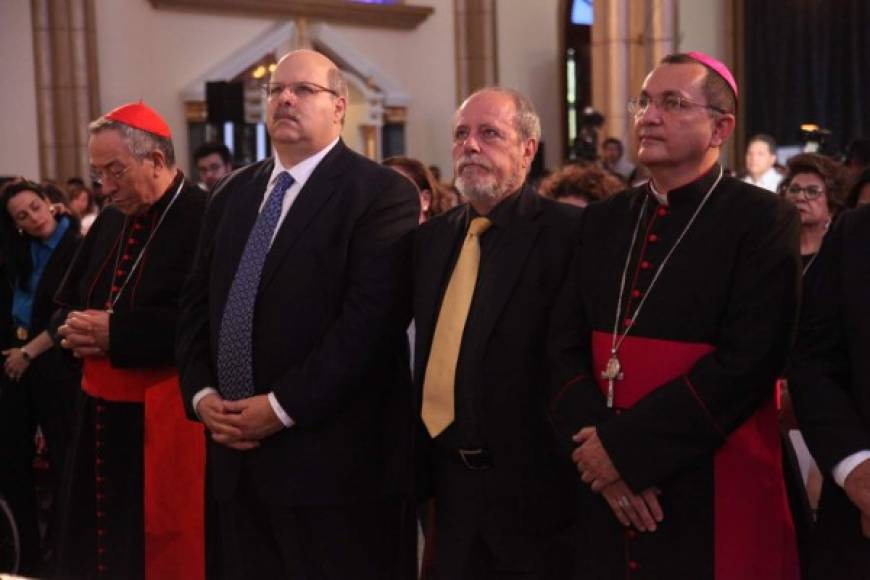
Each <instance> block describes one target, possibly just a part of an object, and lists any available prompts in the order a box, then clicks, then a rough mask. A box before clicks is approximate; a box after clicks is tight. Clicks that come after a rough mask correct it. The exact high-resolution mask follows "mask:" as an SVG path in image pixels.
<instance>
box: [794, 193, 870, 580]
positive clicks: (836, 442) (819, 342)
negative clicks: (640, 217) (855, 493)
mask: <svg viewBox="0 0 870 580" xmlns="http://www.w3.org/2000/svg"><path fill="white" fill-rule="evenodd" d="M805 289H806V294H805V297H804V305H803V309H802V313H801V321H800V326H799V332H798V340H797V343H796V345H795V349H794V352H793V353H792V356H791V360H790V363H789V370H788V374H787V376H788V379H789V390H790V392H791V394H792V400H793V401H794V409H795V414H796V415H797V418H798V423H799V424H800V428H801V431H802V433H803V434H804V437H806V440H807V444H808V446H809V448H810V451H811V452H812V454H813V457H814V458H815V459H816V461H817V462H818V464H819V466H820V468H821V469H822V473H824V474H825V475H826V477H825V482H824V485H823V486H822V496H821V499H820V502H819V517H818V522H817V524H816V529H815V533H814V535H813V538H812V542H811V557H810V571H809V575H808V577H809V578H811V579H826V578H837V579H838V580H851V579H854V580H858V579H866V578H870V539H867V538H865V537H864V536H863V534H862V533H861V522H860V512H859V511H858V509H857V507H855V505H854V504H853V503H852V502H851V501H850V500H849V498H848V496H847V495H846V493H845V492H844V491H843V489H842V488H840V486H839V485H837V484H836V482H834V480H833V478H832V477H831V472H832V470H833V469H834V467H835V466H836V465H837V464H838V463H840V461H842V460H843V459H845V458H846V457H848V456H850V455H851V454H853V453H856V452H859V451H863V450H867V449H870V207H862V208H859V209H857V210H855V211H851V212H848V213H846V214H845V215H843V216H842V217H841V218H840V219H839V220H838V221H837V224H836V225H835V226H834V228H833V230H832V231H831V232H830V233H829V234H828V235H827V236H825V242H824V244H823V245H822V249H821V251H820V253H819V255H818V259H817V260H816V262H815V264H814V265H813V267H812V268H810V269H809V270H808V272H807V276H806V278H805Z"/></svg>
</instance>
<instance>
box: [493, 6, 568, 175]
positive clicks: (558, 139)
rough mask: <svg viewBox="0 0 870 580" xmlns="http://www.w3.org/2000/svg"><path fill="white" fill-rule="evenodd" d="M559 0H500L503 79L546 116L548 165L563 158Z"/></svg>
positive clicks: (554, 165)
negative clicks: (530, 100)
mask: <svg viewBox="0 0 870 580" xmlns="http://www.w3.org/2000/svg"><path fill="white" fill-rule="evenodd" d="M560 4H561V3H560V2H559V0H534V1H529V0H500V1H499V2H498V4H497V13H496V17H497V23H496V34H497V38H498V44H497V47H498V81H499V84H500V85H502V86H505V87H509V88H512V89H516V90H518V91H520V92H521V93H523V94H525V95H527V96H528V97H529V98H531V99H532V102H533V103H534V104H535V107H536V108H537V109H538V114H539V115H540V116H541V129H542V140H543V141H545V142H546V151H545V154H546V159H545V161H546V166H547V167H548V168H550V169H556V168H558V167H559V166H560V165H561V163H562V150H561V149H562V121H561V117H562V112H561V103H562V98H563V97H562V95H561V94H560V91H561V88H560V87H561V83H560V75H561V74H562V73H561V65H560V58H559V45H560V42H559V39H560V38H561V36H562V30H561V28H560V19H559V8H560Z"/></svg>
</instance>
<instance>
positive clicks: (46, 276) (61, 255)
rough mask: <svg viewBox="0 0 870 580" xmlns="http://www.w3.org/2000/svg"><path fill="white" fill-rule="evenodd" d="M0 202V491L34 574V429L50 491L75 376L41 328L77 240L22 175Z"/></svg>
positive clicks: (65, 436)
mask: <svg viewBox="0 0 870 580" xmlns="http://www.w3.org/2000/svg"><path fill="white" fill-rule="evenodd" d="M0 204H2V211H0V232H2V242H3V243H2V251H3V256H4V257H5V258H6V269H7V273H8V281H9V284H10V286H11V288H12V292H13V296H12V308H11V314H12V316H11V321H12V324H11V327H9V328H6V329H4V332H6V334H7V336H6V337H5V338H6V339H7V340H4V341H3V344H4V345H7V347H8V348H6V350H3V351H2V354H3V356H4V359H5V360H4V364H3V375H4V379H5V380H4V382H3V383H2V394H0V492H2V495H4V496H5V498H6V500H7V501H8V503H9V504H10V506H11V508H12V511H13V513H14V516H15V519H16V521H17V523H18V526H19V529H20V533H21V550H22V562H21V564H22V566H21V572H22V573H25V574H33V575H35V574H37V573H39V572H40V569H39V545H40V541H39V537H40V535H39V532H38V524H37V521H38V520H37V501H36V494H35V482H34V477H33V469H32V464H33V458H34V454H35V444H34V434H35V432H36V427H37V425H38V426H39V427H40V428H41V430H42V433H43V436H44V439H45V443H46V446H47V450H48V453H49V466H50V467H49V481H48V486H47V487H48V491H49V492H50V493H51V494H52V495H53V496H54V497H55V498H56V496H57V490H58V484H59V481H60V477H61V473H62V472H63V465H64V460H65V457H66V450H67V444H68V441H69V437H70V431H71V428H72V416H73V407H74V401H75V397H76V394H77V393H78V385H79V380H80V375H79V373H80V370H79V365H78V363H77V362H76V361H75V359H73V357H72V356H71V355H70V354H68V353H66V352H62V351H61V350H60V348H58V347H56V345H55V337H54V336H52V333H51V331H50V330H49V328H50V327H51V326H52V325H51V322H50V321H51V317H52V314H53V313H54V311H55V304H54V300H53V296H54V293H55V290H56V289H57V287H58V286H59V285H60V282H61V280H62V279H63V276H64V273H65V272H66V269H67V266H68V265H69V263H70V261H71V260H72V258H73V255H74V254H75V251H76V249H77V248H78V244H79V240H80V237H79V226H78V222H76V221H75V219H74V218H72V217H71V216H68V215H61V214H59V213H57V212H56V211H55V207H54V206H53V205H52V204H51V201H50V200H49V197H48V195H47V193H46V191H45V190H44V188H43V187H42V186H40V185H38V184H36V183H31V182H29V181H24V180H18V181H14V182H12V183H10V184H9V185H7V186H6V188H5V189H3V190H2V193H0ZM10 347H11V348H10ZM49 523H51V519H50V518H49ZM50 530H51V528H49V533H50Z"/></svg>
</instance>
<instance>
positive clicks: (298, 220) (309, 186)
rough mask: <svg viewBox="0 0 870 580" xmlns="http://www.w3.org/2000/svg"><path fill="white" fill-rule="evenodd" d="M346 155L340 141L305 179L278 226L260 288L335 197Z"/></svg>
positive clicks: (266, 282) (267, 281)
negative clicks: (327, 203) (321, 210)
mask: <svg viewBox="0 0 870 580" xmlns="http://www.w3.org/2000/svg"><path fill="white" fill-rule="evenodd" d="M346 154H347V148H346V147H345V145H344V143H342V142H341V141H339V142H338V144H337V145H336V146H335V147H334V148H333V150H332V151H330V152H329V153H327V155H326V157H324V158H323V160H322V161H321V162H320V163H319V164H318V165H317V168H316V169H315V170H314V173H312V174H311V177H309V178H308V181H307V182H306V183H305V186H304V187H303V188H302V191H300V192H299V195H298V196H297V197H296V200H295V201H294V202H293V205H292V206H291V207H290V211H289V212H287V216H286V217H285V218H284V221H283V222H282V223H281V227H280V228H279V229H278V235H277V236H275V241H274V242H272V247H271V249H270V250H269V254H268V255H267V256H266V263H265V264H264V265H263V274H262V276H261V277H260V285H261V286H262V285H265V284H268V283H269V280H270V279H271V278H272V276H274V275H275V273H276V272H277V270H278V266H279V265H280V264H281V261H282V259H283V258H284V256H285V255H286V253H287V251H288V250H289V249H290V248H291V247H292V246H293V244H294V243H295V242H296V240H298V239H299V237H300V236H301V235H302V233H303V232H304V231H305V228H307V227H308V224H310V223H311V221H312V220H313V219H314V217H315V216H316V215H317V213H318V212H319V211H320V209H321V208H322V207H323V205H324V204H325V203H326V202H327V201H328V200H329V199H330V198H331V197H332V196H333V195H334V194H335V192H336V184H335V181H336V180H337V178H338V177H339V176H340V175H341V173H342V171H343V167H344V163H343V161H344V159H345V155H346Z"/></svg>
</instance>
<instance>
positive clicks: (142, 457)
mask: <svg viewBox="0 0 870 580" xmlns="http://www.w3.org/2000/svg"><path fill="white" fill-rule="evenodd" d="M176 193H177V196H176ZM205 203H206V193H205V192H204V191H202V190H201V189H199V188H198V187H196V186H195V185H193V184H191V183H189V182H187V181H186V180H184V177H183V175H181V173H180V172H179V174H178V176H177V177H176V178H175V180H174V181H173V183H172V184H171V185H170V186H169V188H168V189H167V191H166V192H165V193H164V195H163V196H162V197H161V198H160V199H159V200H158V201H157V203H155V204H154V205H153V206H152V207H151V208H149V210H148V211H147V212H146V213H145V214H144V215H140V216H135V217H126V216H124V215H123V214H121V212H119V211H118V210H117V209H115V208H113V207H111V206H110V207H107V208H106V209H104V210H103V211H102V212H101V213H100V215H99V216H98V217H97V220H96V221H95V222H94V224H93V226H92V227H91V229H90V231H89V232H88V236H87V237H86V238H85V240H84V242H83V243H82V246H81V248H80V250H79V253H78V254H77V256H76V258H75V260H74V261H73V264H72V265H71V267H70V270H69V271H68V273H67V277H66V279H65V281H64V283H63V284H62V285H61V288H60V289H59V290H58V293H57V296H56V299H57V301H58V302H59V303H60V304H61V305H62V306H63V307H64V308H66V309H69V310H83V309H97V310H111V311H112V314H111V317H110V322H109V341H110V345H109V355H108V356H106V357H88V358H86V359H85V360H84V370H83V379H82V390H83V395H82V397H81V402H80V405H79V414H78V421H77V427H76V433H75V439H74V442H73V449H72V452H71V457H70V461H69V463H70V465H69V469H67V473H66V476H65V478H64V479H65V482H64V497H65V498H66V501H65V502H64V505H65V506H66V508H67V509H66V510H65V512H64V514H63V515H62V518H61V523H60V538H59V541H60V548H59V554H58V566H59V576H60V577H62V578H67V577H69V578H91V577H105V578H125V579H127V578H132V579H135V578H142V577H144V576H147V577H149V578H182V577H184V578H197V577H202V575H203V567H204V556H203V540H202V533H203V532H202V525H203V488H204V481H203V477H204V476H203V473H204V435H203V430H202V426H201V425H199V424H197V423H194V422H191V421H188V420H187V419H186V418H185V415H184V410H183V407H182V400H181V393H180V390H179V388H178V379H177V373H176V370H175V362H174V344H175V331H176V324H177V320H178V298H179V293H180V290H181V286H182V283H183V281H184V279H185V277H186V276H187V274H188V271H189V269H190V264H191V262H192V259H193V254H194V252H195V249H196V242H197V239H198V236H199V229H200V224H201V221H202V217H203V214H204V212H205Z"/></svg>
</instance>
